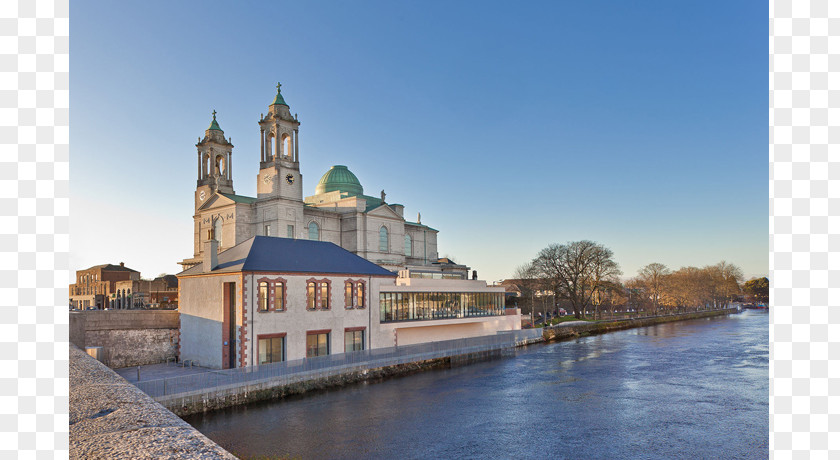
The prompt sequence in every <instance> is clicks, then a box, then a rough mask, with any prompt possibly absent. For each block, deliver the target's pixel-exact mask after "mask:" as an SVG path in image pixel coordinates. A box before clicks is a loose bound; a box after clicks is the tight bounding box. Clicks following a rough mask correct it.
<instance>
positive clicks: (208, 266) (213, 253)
mask: <svg viewBox="0 0 840 460" xmlns="http://www.w3.org/2000/svg"><path fill="white" fill-rule="evenodd" d="M202 262H203V266H204V273H210V272H211V271H212V270H213V269H214V268H216V266H217V265H219V242H218V241H216V240H214V239H210V240H207V241H205V242H204V260H203V261H202Z"/></svg>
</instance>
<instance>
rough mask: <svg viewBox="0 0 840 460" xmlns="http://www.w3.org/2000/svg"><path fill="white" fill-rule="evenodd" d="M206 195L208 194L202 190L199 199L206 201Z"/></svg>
mask: <svg viewBox="0 0 840 460" xmlns="http://www.w3.org/2000/svg"><path fill="white" fill-rule="evenodd" d="M206 196H207V195H205V194H204V190H202V191H201V193H199V194H198V199H199V200H201V201H204V198H205V197H206Z"/></svg>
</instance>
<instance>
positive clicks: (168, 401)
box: [156, 346, 513, 417]
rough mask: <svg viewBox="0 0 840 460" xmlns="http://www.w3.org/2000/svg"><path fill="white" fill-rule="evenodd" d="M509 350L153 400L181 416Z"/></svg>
mask: <svg viewBox="0 0 840 460" xmlns="http://www.w3.org/2000/svg"><path fill="white" fill-rule="evenodd" d="M512 350H513V346H511V347H510V348H509V349H507V350H505V349H496V350H486V351H480V352H471V353H461V354H453V355H451V356H446V357H442V358H435V359H427V360H423V361H415V362H410V363H404V364H395V365H390V366H379V367H374V368H370V369H364V370H348V371H343V372H336V373H329V372H325V373H324V374H325V375H323V376H320V377H310V378H306V379H296V380H295V381H292V382H289V383H282V382H280V381H278V380H277V379H266V380H263V381H256V382H253V383H248V384H241V385H229V386H224V387H219V388H213V389H210V390H200V391H194V392H188V393H182V394H177V395H172V396H163V397H158V398H156V400H157V401H158V402H159V403H160V404H162V405H163V406H164V407H166V408H167V409H169V410H170V411H172V412H173V413H174V414H175V415H178V416H179V417H185V416H188V415H193V414H197V413H203V412H210V411H215V410H219V409H224V408H228V407H235V406H241V405H245V404H251V403H256V402H261V401H268V400H276V399H282V398H285V397H287V396H292V395H300V394H304V393H309V392H313V391H323V390H329V389H337V388H342V387H346V386H348V385H352V384H356V383H360V382H377V381H382V380H385V379H390V378H393V377H401V376H406V375H411V374H415V373H417V372H423V371H427V370H431V369H441V368H449V367H452V366H459V365H467V364H471V363H475V362H479V361H486V360H491V359H499V358H501V357H503V356H505V355H507V354H508V353H512Z"/></svg>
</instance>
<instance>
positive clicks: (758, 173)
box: [70, 0, 769, 281]
mask: <svg viewBox="0 0 840 460" xmlns="http://www.w3.org/2000/svg"><path fill="white" fill-rule="evenodd" d="M70 7H71V10H70V28H71V36H70V37H71V39H70V44H71V47H70V66H71V67H70V69H71V73H70V114H71V119H70V130H71V131H70V148H71V157H70V178H71V181H70V184H71V192H70V196H71V230H70V231H71V241H70V244H71V258H70V265H71V270H73V271H75V270H78V269H84V268H87V267H90V266H92V265H97V264H102V263H118V262H125V264H126V265H127V266H129V267H131V268H134V269H136V270H139V271H141V273H142V275H143V277H154V276H156V275H158V274H159V273H163V272H166V273H177V272H178V271H180V266H179V265H177V262H178V261H180V260H183V259H185V258H188V257H191V256H192V238H193V221H192V214H193V192H194V190H195V180H196V165H195V161H196V160H195V158H196V154H195V146H194V145H195V143H196V140H197V138H198V137H199V136H203V135H204V130H205V129H206V128H207V127H208V125H209V124H210V120H211V112H212V111H213V110H216V111H218V115H217V117H218V122H219V124H220V125H221V128H222V129H223V130H224V132H225V135H226V136H229V137H232V139H233V144H234V145H235V148H234V150H233V164H232V170H233V176H234V188H235V190H236V193H237V194H240V195H247V196H256V174H257V168H258V162H259V127H258V125H257V121H258V120H259V117H260V114H261V113H265V112H266V111H267V109H268V105H269V104H270V103H271V102H272V101H273V98H274V95H275V92H276V89H275V85H276V84H277V82H278V81H279V82H281V83H282V84H283V87H282V89H283V96H284V97H285V100H286V102H287V103H288V104H289V106H290V108H291V112H292V113H293V114H294V113H297V114H298V116H299V119H300V122H301V127H300V161H301V172H302V173H303V186H304V194H305V195H311V194H313V193H314V188H315V185H316V184H317V182H318V180H319V179H320V177H321V175H322V174H323V173H324V172H326V171H327V170H328V169H329V167H330V166H331V165H335V164H343V165H347V166H348V167H349V168H350V170H351V171H353V172H354V173H355V174H356V176H357V177H358V178H359V180H360V181H361V183H362V185H363V186H364V188H365V193H367V194H369V195H373V196H378V193H379V191H380V190H382V189H384V190H385V192H386V193H387V195H388V197H387V200H388V201H389V202H397V203H402V204H404V205H405V206H406V208H405V215H406V218H407V219H409V220H414V219H416V215H417V213H418V212H420V213H422V221H423V223H424V224H427V225H429V226H431V227H434V228H436V229H438V230H440V234H439V239H438V246H439V247H438V250H439V253H440V255H442V256H443V255H449V256H451V257H453V258H454V259H456V260H457V261H458V262H460V263H464V264H467V265H469V266H471V267H472V268H473V269H476V270H478V274H479V277H480V278H482V279H486V280H488V281H496V280H500V279H503V278H507V277H510V276H511V275H512V273H513V270H514V268H515V267H516V266H517V265H519V264H521V263H524V262H526V261H528V260H530V259H532V258H533V257H534V256H535V255H536V253H537V252H538V251H539V250H540V249H542V248H543V247H545V246H547V245H548V244H551V243H565V242H567V241H573V240H580V239H590V240H594V241H597V242H599V243H601V244H604V245H605V246H607V247H609V248H610V249H612V250H613V251H614V253H615V256H616V260H617V262H618V263H619V264H620V266H621V268H622V270H623V271H624V275H625V277H629V276H633V275H635V274H636V271H637V270H638V269H639V268H640V267H642V266H644V265H646V264H648V263H651V262H661V263H664V264H665V265H667V266H668V267H670V268H672V269H677V268H679V267H681V266H688V265H694V266H703V265H708V264H714V263H717V262H719V261H720V260H727V261H728V262H732V263H734V264H736V265H738V266H740V267H741V268H742V269H743V270H744V273H745V274H746V275H747V277H748V278H749V277H752V276H764V275H766V274H767V271H768V254H769V238H768V209H769V200H768V153H767V142H768V141H767V140H768V121H767V107H768V92H767V65H768V54H767V36H768V21H767V17H768V12H767V5H766V4H763V3H759V2H728V1H727V2H715V1H695V2H673V1H665V0H663V1H641V2H619V1H608V2H598V1H586V2H571V1H569V2H562V1H551V2H522V3H512V2H488V1H455V2H444V1H425V2H419V1H415V2H408V1H406V2H393V1H381V2H373V1H354V2H347V1H345V2H338V1H332V2H328V1H313V2H269V1H263V2H230V1H202V2H199V1H177V2H172V1H145V2H111V1H84V2H72V3H71V5H70Z"/></svg>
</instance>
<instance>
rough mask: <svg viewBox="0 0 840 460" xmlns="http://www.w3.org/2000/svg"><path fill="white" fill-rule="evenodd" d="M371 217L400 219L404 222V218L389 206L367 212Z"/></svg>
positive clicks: (384, 205)
mask: <svg viewBox="0 0 840 460" xmlns="http://www.w3.org/2000/svg"><path fill="white" fill-rule="evenodd" d="M367 214H368V215H369V216H376V217H385V218H388V219H399V220H404V219H403V218H402V216H400V215H399V214H397V213H396V212H395V211H394V210H393V209H391V207H390V206H388V205H387V204H383V205H381V206H379V207H377V208H373V209H371V210H370V211H368V212H367Z"/></svg>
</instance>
